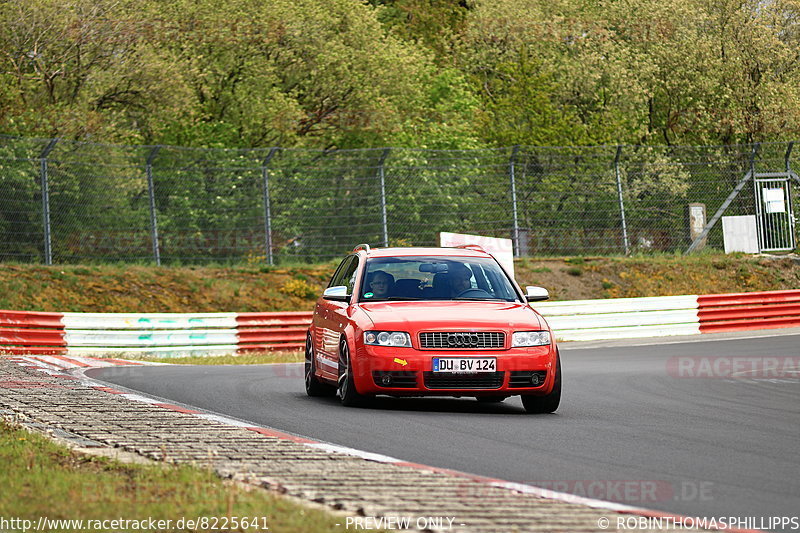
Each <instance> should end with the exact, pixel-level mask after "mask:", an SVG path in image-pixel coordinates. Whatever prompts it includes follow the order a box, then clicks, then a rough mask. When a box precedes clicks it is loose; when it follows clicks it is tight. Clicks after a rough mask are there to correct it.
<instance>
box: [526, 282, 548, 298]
mask: <svg viewBox="0 0 800 533" xmlns="http://www.w3.org/2000/svg"><path fill="white" fill-rule="evenodd" d="M525 296H526V297H527V298H528V301H529V302H541V301H542V300H549V299H550V293H549V292H547V289H545V288H544V287H534V286H532V285H528V286H527V287H525Z"/></svg>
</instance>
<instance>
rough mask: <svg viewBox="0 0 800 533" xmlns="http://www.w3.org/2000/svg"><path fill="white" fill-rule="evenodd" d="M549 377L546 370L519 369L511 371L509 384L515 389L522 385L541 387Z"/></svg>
mask: <svg viewBox="0 0 800 533" xmlns="http://www.w3.org/2000/svg"><path fill="white" fill-rule="evenodd" d="M545 378H547V371H546V370H533V371H531V370H519V371H513V372H511V376H509V378H508V386H509V387H510V388H513V389H517V388H522V387H530V388H533V387H541V386H542V385H544V380H545Z"/></svg>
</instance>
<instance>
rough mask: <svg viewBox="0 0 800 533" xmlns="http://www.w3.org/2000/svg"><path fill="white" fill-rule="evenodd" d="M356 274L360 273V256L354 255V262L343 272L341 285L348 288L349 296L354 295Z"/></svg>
mask: <svg viewBox="0 0 800 533" xmlns="http://www.w3.org/2000/svg"><path fill="white" fill-rule="evenodd" d="M356 272H358V256H356V255H354V256H353V260H352V261H351V262H350V264H349V265H347V267H345V269H344V270H343V271H342V274H343V275H342V282H341V283H340V285H344V286H346V287H347V294H353V287H354V286H355V284H356Z"/></svg>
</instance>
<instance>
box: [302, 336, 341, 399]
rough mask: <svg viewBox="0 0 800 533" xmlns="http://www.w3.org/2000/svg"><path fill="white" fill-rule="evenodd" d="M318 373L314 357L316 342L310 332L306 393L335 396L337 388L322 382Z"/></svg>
mask: <svg viewBox="0 0 800 533" xmlns="http://www.w3.org/2000/svg"><path fill="white" fill-rule="evenodd" d="M316 373H317V364H316V362H315V357H314V343H313V342H312V341H311V334H309V335H308V336H307V337H306V364H305V381H306V394H308V395H309V396H312V397H318V396H333V395H334V394H335V393H336V389H335V388H334V387H333V386H331V385H328V384H327V383H322V382H321V381H320V380H319V378H318V377H317V375H316Z"/></svg>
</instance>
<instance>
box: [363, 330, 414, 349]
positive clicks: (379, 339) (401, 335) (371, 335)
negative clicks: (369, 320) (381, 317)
mask: <svg viewBox="0 0 800 533" xmlns="http://www.w3.org/2000/svg"><path fill="white" fill-rule="evenodd" d="M364 344H371V345H373V346H394V347H404V348H411V336H410V335H409V334H408V333H406V332H405V331H367V332H365V333H364Z"/></svg>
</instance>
